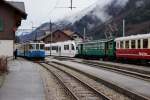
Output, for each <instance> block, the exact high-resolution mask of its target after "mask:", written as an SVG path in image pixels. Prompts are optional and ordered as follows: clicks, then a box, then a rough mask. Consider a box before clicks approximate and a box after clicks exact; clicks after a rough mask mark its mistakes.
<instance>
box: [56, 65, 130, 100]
mask: <svg viewBox="0 0 150 100" xmlns="http://www.w3.org/2000/svg"><path fill="white" fill-rule="evenodd" d="M58 67H59V68H62V69H64V70H66V71H67V72H69V73H71V74H73V75H75V76H77V77H80V79H82V80H84V81H85V82H86V83H89V84H90V85H91V86H93V87H94V88H96V89H97V90H98V91H101V92H102V93H104V94H105V95H106V96H108V97H110V98H111V99H112V100H131V99H130V98H128V97H126V96H124V95H122V94H120V93H118V92H116V91H114V90H112V89H110V88H108V87H106V86H105V85H103V84H101V83H98V82H96V81H95V80H93V79H90V78H88V77H87V76H85V75H83V74H80V73H78V72H76V71H73V70H71V69H68V68H66V67H63V66H58Z"/></svg>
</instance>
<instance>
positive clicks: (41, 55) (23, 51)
mask: <svg viewBox="0 0 150 100" xmlns="http://www.w3.org/2000/svg"><path fill="white" fill-rule="evenodd" d="M44 48H45V44H44V43H38V42H37V43H35V42H30V43H25V44H19V45H17V46H16V49H17V56H20V57H25V58H28V59H45V50H44Z"/></svg>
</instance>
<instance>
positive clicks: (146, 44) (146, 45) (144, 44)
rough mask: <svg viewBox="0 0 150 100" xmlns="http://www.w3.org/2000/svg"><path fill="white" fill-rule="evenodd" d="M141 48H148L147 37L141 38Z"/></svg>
mask: <svg viewBox="0 0 150 100" xmlns="http://www.w3.org/2000/svg"><path fill="white" fill-rule="evenodd" d="M143 48H145V49H147V48H148V39H143Z"/></svg>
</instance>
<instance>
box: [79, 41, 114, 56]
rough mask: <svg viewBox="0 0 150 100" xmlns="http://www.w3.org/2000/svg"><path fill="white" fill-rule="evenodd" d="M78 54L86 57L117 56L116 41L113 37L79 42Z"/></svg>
mask: <svg viewBox="0 0 150 100" xmlns="http://www.w3.org/2000/svg"><path fill="white" fill-rule="evenodd" d="M78 56H79V57H86V58H87V57H90V58H115V42H114V40H113V39H111V40H97V41H90V42H83V43H79V44H78Z"/></svg>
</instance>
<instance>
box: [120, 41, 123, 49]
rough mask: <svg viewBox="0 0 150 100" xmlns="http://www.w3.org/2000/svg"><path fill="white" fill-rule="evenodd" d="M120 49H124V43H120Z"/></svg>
mask: <svg viewBox="0 0 150 100" xmlns="http://www.w3.org/2000/svg"><path fill="white" fill-rule="evenodd" d="M120 48H121V49H123V41H120Z"/></svg>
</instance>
